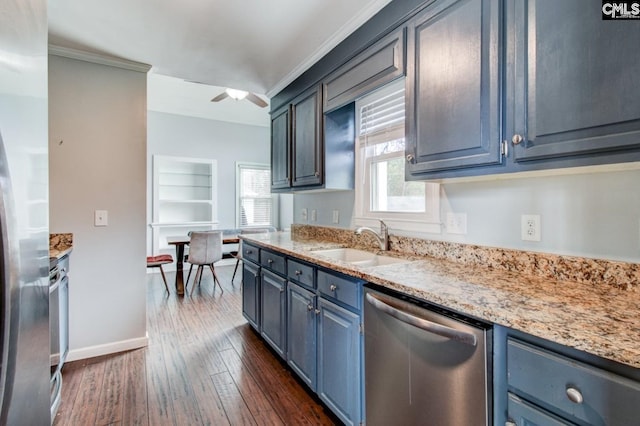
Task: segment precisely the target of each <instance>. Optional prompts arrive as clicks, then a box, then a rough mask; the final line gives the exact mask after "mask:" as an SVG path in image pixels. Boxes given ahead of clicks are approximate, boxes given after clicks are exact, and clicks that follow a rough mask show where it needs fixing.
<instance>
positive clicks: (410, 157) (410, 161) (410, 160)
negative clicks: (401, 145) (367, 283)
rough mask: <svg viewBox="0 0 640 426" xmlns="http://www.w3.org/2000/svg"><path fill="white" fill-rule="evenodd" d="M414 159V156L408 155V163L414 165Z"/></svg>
mask: <svg viewBox="0 0 640 426" xmlns="http://www.w3.org/2000/svg"><path fill="white" fill-rule="evenodd" d="M414 158H415V157H414V156H413V154H407V163H412V162H413V159H414Z"/></svg>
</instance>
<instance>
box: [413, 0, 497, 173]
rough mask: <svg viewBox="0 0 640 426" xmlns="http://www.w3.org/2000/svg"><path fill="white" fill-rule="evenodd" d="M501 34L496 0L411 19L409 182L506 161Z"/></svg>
mask: <svg viewBox="0 0 640 426" xmlns="http://www.w3.org/2000/svg"><path fill="white" fill-rule="evenodd" d="M499 34H500V2H498V1H497V0H493V1H482V0H457V1H454V0H449V1H444V2H437V3H435V4H434V5H433V6H432V7H429V8H428V9H427V10H426V11H425V12H424V13H423V14H421V15H419V16H418V17H417V18H415V19H414V20H412V21H410V24H409V27H408V39H407V60H408V62H407V83H406V90H407V95H406V99H407V105H406V123H407V124H406V128H407V136H406V137H407V140H406V145H405V146H406V148H405V153H406V155H407V160H408V162H407V167H406V169H405V173H406V176H407V178H408V179H411V176H412V175H414V176H415V175H420V174H422V173H428V172H433V171H442V170H453V169H459V168H468V167H474V166H483V165H490V164H500V163H501V162H502V158H503V157H502V154H501V151H500V145H501V143H500V142H501V139H500V109H499V108H500V72H499V65H500V54H499ZM414 179H415V177H414Z"/></svg>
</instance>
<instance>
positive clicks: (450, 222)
mask: <svg viewBox="0 0 640 426" xmlns="http://www.w3.org/2000/svg"><path fill="white" fill-rule="evenodd" d="M446 228H447V234H466V233H467V214H466V213H452V212H450V213H447V223H446Z"/></svg>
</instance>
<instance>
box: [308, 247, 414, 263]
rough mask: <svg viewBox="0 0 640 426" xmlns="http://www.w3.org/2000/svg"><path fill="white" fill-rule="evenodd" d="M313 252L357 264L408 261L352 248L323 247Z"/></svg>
mask: <svg viewBox="0 0 640 426" xmlns="http://www.w3.org/2000/svg"><path fill="white" fill-rule="evenodd" d="M313 252H314V253H316V254H319V255H321V256H325V257H329V258H331V259H335V260H339V261H341V262H347V263H351V264H353V265H357V266H382V265H391V264H394V263H407V262H408V260H406V259H400V258H397V257H391V256H384V255H380V254H375V253H371V252H368V251H364V250H358V249H352V248H338V249H323V250H314V251H313Z"/></svg>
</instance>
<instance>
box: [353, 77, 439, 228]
mask: <svg viewBox="0 0 640 426" xmlns="http://www.w3.org/2000/svg"><path fill="white" fill-rule="evenodd" d="M356 114H357V126H358V127H357V134H358V141H357V148H356V223H357V224H358V225H361V224H368V225H373V224H375V221H376V220H377V219H382V220H385V221H386V222H388V224H389V225H390V226H392V227H393V228H395V229H397V230H412V231H414V230H419V231H424V232H440V225H439V211H440V207H439V190H440V189H439V185H438V184H436V183H425V182H416V181H411V182H405V179H404V165H405V156H404V144H405V126H404V124H405V123H404V115H405V99H404V80H402V79H401V80H398V81H396V82H393V83H390V84H389V85H387V86H385V87H384V88H382V89H380V90H378V91H376V92H374V93H372V94H370V95H368V96H366V97H364V98H362V99H360V100H358V101H357V102H356Z"/></svg>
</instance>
